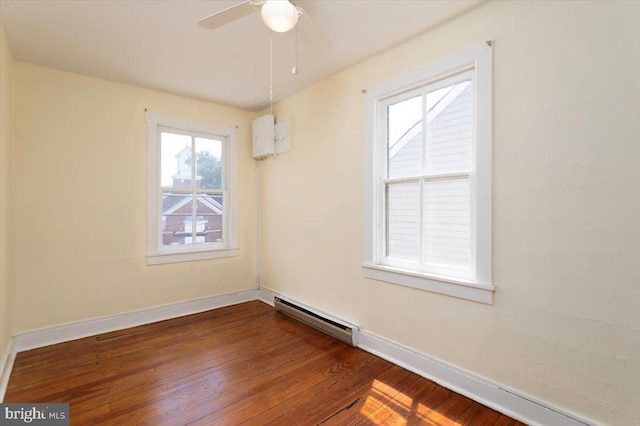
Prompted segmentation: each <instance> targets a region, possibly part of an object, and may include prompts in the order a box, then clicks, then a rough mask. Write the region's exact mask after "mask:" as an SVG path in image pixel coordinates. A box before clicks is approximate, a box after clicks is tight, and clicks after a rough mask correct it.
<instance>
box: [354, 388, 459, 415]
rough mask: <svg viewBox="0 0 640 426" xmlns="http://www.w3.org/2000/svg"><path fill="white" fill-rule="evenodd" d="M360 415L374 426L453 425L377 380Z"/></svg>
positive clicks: (425, 406) (426, 407)
mask: <svg viewBox="0 0 640 426" xmlns="http://www.w3.org/2000/svg"><path fill="white" fill-rule="evenodd" d="M360 414H362V415H363V416H364V417H366V418H367V420H369V421H370V422H371V424H375V425H398V426H400V425H406V424H407V423H408V422H409V421H410V422H411V424H423V425H430V426H443V425H455V424H457V423H455V422H453V421H452V420H451V419H449V418H448V417H446V416H444V415H442V414H440V413H438V412H437V411H435V410H433V409H432V408H431V407H429V406H427V405H424V404H422V403H418V402H417V401H415V402H414V399H413V397H412V396H409V395H407V394H404V393H402V392H400V391H398V390H397V389H395V388H393V387H392V386H389V385H387V384H385V383H383V382H381V381H379V380H374V381H373V384H372V386H371V390H370V391H369V393H368V395H367V397H366V400H365V402H364V405H363V407H362V409H361V410H360Z"/></svg>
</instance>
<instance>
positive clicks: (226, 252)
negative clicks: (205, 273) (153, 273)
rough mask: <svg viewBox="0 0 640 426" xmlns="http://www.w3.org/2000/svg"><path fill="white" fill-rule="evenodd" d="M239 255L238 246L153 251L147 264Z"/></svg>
mask: <svg viewBox="0 0 640 426" xmlns="http://www.w3.org/2000/svg"><path fill="white" fill-rule="evenodd" d="M237 255H238V249H237V248H226V249H217V250H200V251H183V252H177V253H176V252H173V253H152V254H148V255H147V265H162V264H165V263H178V262H191V261H195V260H207V259H219V258H222V257H232V256H237Z"/></svg>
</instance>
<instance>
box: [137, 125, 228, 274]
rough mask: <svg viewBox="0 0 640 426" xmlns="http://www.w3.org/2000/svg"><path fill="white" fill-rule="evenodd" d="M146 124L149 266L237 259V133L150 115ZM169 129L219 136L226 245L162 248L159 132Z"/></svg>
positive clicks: (218, 127) (226, 129)
mask: <svg viewBox="0 0 640 426" xmlns="http://www.w3.org/2000/svg"><path fill="white" fill-rule="evenodd" d="M145 118H146V121H147V265H159V264H164V263H175V262H188V261H194V260H205V259H216V258H222V257H230V256H237V255H238V251H239V250H238V240H237V238H238V187H237V176H236V175H237V153H236V150H237V148H236V146H237V129H236V128H234V127H223V126H217V125H214V124H206V123H198V122H195V121H190V120H184V119H180V118H174V117H168V116H164V115H160V114H154V113H151V112H146V113H145ZM161 127H168V128H172V129H178V130H183V131H185V132H187V133H194V132H195V133H202V134H206V135H215V136H220V137H222V138H224V139H225V141H224V142H223V153H224V154H223V155H225V156H226V157H227V158H226V159H225V161H226V164H227V175H226V188H223V190H224V191H225V192H226V198H225V203H224V205H223V209H224V210H223V220H224V221H226V241H225V242H226V244H225V245H224V246H215V245H208V244H207V245H206V246H204V247H203V246H202V245H194V246H190V247H180V248H179V249H176V248H173V247H172V248H164V249H163V247H161V242H162V239H161V237H160V231H159V230H160V227H159V225H160V223H161V220H162V188H161V186H160V167H159V165H160V149H159V145H160V143H159V140H158V137H159V128H161Z"/></svg>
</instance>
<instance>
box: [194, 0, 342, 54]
mask: <svg viewBox="0 0 640 426" xmlns="http://www.w3.org/2000/svg"><path fill="white" fill-rule="evenodd" d="M298 3H300V2H296V4H294V3H292V2H291V1H289V0H245V1H242V2H240V3H238V4H235V5H233V6H231V7H228V8H226V9H224V10H221V11H219V12H216V13H214V14H212V15H209V16H207V17H206V18H203V19H201V20H199V21H198V25H200V26H201V27H203V28H207V29H210V30H215V29H216V28H219V27H222V26H223V25H226V24H228V23H230V22H233V21H235V20H237V19H240V18H242V17H243V16H246V15H249V14H251V13H254V12H258V11H259V12H260V15H261V16H262V21H263V22H264V24H265V25H266V26H267V27H269V28H270V29H271V30H273V31H275V32H278V33H284V32H287V31H289V30H291V29H292V28H294V27H297V24H298V21H300V25H299V28H300V33H301V35H302V37H303V38H304V39H305V42H306V43H307V45H309V47H310V48H311V49H312V50H315V51H319V52H323V51H326V50H327V49H328V48H329V47H330V46H331V43H330V42H329V40H327V37H326V36H325V35H324V33H323V32H322V30H321V29H320V28H319V27H318V25H317V24H316V23H315V22H314V21H313V19H311V16H310V15H309V13H308V12H307V11H306V10H305V9H303V8H302V7H301V6H299V5H298ZM302 3H303V2H302ZM296 29H297V28H296Z"/></svg>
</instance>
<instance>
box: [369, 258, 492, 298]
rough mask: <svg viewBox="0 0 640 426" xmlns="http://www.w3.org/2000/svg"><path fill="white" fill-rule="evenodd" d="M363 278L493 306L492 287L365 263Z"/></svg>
mask: <svg viewBox="0 0 640 426" xmlns="http://www.w3.org/2000/svg"><path fill="white" fill-rule="evenodd" d="M362 269H363V271H364V276H365V277H366V278H371V279H374V280H378V281H385V282H389V283H393V284H398V285H403V286H405V287H412V288H417V289H420V290H426V291H430V292H433V293H438V294H445V295H447V296H453V297H457V298H460V299H466V300H471V301H474V302H480V303H485V304H488V305H492V304H493V293H494V291H495V287H494V286H493V285H487V284H480V283H474V282H471V281H465V280H457V279H453V278H445V277H438V276H433V275H428V274H424V273H420V272H415V271H409V270H406V269H399V268H394V267H391V266H384V265H375V264H370V263H365V264H363V265H362Z"/></svg>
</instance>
